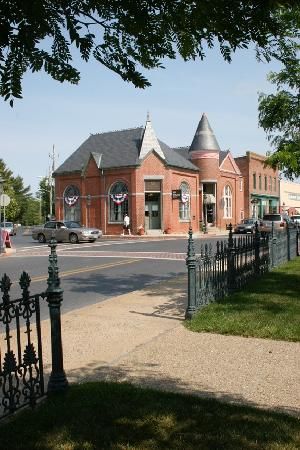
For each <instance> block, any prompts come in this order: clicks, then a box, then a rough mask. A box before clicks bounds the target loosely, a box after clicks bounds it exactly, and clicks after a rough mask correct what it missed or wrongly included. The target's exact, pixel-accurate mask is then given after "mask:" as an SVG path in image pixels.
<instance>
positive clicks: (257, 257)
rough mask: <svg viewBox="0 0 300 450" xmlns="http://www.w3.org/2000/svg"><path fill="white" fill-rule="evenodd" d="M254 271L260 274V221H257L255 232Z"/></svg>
mask: <svg viewBox="0 0 300 450" xmlns="http://www.w3.org/2000/svg"><path fill="white" fill-rule="evenodd" d="M254 273H255V275H259V274H260V232H259V229H258V222H255V234H254Z"/></svg>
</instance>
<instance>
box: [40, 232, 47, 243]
mask: <svg viewBox="0 0 300 450" xmlns="http://www.w3.org/2000/svg"><path fill="white" fill-rule="evenodd" d="M38 241H39V243H40V244H44V243H45V242H46V238H45V236H44V235H43V234H42V233H41V234H39V235H38Z"/></svg>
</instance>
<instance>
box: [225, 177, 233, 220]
mask: <svg viewBox="0 0 300 450" xmlns="http://www.w3.org/2000/svg"><path fill="white" fill-rule="evenodd" d="M224 218H225V219H231V218H232V192H231V189H230V186H228V185H227V186H225V187H224Z"/></svg>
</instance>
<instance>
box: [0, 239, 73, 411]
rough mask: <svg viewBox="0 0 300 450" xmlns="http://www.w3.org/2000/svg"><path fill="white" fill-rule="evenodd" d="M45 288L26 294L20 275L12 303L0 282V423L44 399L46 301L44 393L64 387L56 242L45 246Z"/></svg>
mask: <svg viewBox="0 0 300 450" xmlns="http://www.w3.org/2000/svg"><path fill="white" fill-rule="evenodd" d="M49 247H50V248H51V254H50V256H49V267H48V280H47V283H48V288H47V289H46V290H45V292H42V293H39V294H34V295H31V294H30V291H29V289H30V283H31V279H30V276H29V275H28V273H26V272H23V273H22V275H21V277H20V281H19V285H20V288H21V291H22V293H21V297H20V298H17V299H14V300H12V299H11V296H10V290H11V285H12V282H11V280H10V278H9V277H8V275H6V274H4V275H3V277H2V279H1V280H0V288H1V291H2V293H3V295H2V303H0V419H1V418H3V417H6V416H7V415H8V414H11V413H13V412H15V411H16V410H17V409H20V408H22V407H24V406H27V405H29V406H31V407H33V406H34V405H35V404H36V402H37V401H38V399H39V398H41V397H43V396H44V395H45V387H44V370H43V352H42V332H41V320H40V301H43V300H44V299H46V301H47V302H48V306H49V312H50V322H51V352H52V371H51V375H50V379H49V382H48V386H47V391H48V393H49V392H51V391H57V390H63V389H65V388H66V387H67V386H68V382H67V378H66V375H65V372H64V368H63V352H62V341H61V323H60V308H61V302H62V300H63V296H62V293H63V291H62V289H61V288H60V279H59V274H58V266H57V255H56V241H54V240H52V241H51V242H50V244H49Z"/></svg>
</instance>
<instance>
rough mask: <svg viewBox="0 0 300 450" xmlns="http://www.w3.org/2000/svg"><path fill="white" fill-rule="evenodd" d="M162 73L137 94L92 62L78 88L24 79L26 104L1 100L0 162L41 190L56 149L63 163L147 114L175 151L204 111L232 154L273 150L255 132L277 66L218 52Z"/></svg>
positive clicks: (37, 77) (36, 77) (247, 54)
mask: <svg viewBox="0 0 300 450" xmlns="http://www.w3.org/2000/svg"><path fill="white" fill-rule="evenodd" d="M165 67H166V69H165V70H161V69H157V70H153V71H150V72H148V73H146V72H145V74H146V76H148V78H149V80H150V82H151V83H152V87H150V88H147V89H145V90H140V89H136V88H134V87H133V86H131V85H130V84H128V83H125V82H124V81H122V80H121V79H120V78H119V77H118V76H117V75H116V74H114V73H112V72H111V71H109V70H107V69H105V68H104V67H102V66H101V65H100V64H98V63H96V62H94V61H92V62H90V63H88V64H86V63H80V70H81V82H80V84H79V85H78V86H73V85H70V84H68V83H64V84H61V83H58V82H55V81H54V80H52V79H51V78H50V77H49V76H47V75H45V74H44V73H39V74H27V75H26V76H25V77H24V84H23V100H20V101H15V105H14V108H13V109H12V108H10V106H9V104H8V103H7V102H4V101H3V100H0V131H1V141H0V158H2V159H4V161H5V163H6V164H7V166H8V167H9V168H10V169H11V170H12V171H13V172H14V175H15V176H16V175H21V176H22V177H23V179H24V182H25V184H26V185H29V184H30V185H31V190H32V192H36V190H37V188H38V183H39V178H38V177H39V176H45V175H46V174H47V173H48V167H49V164H50V160H49V153H50V152H51V151H52V146H53V145H55V150H56V153H57V154H58V165H59V164H61V163H62V162H63V161H64V160H65V159H66V158H67V157H68V156H69V155H70V154H71V153H72V152H73V151H74V150H76V149H77V148H78V147H79V145H80V144H81V143H82V142H83V141H84V140H85V139H87V138H88V136H89V135H90V133H101V132H105V131H111V130H119V129H125V128H131V127H137V126H140V125H144V124H145V121H146V115H147V111H149V112H150V116H151V120H152V124H153V127H154V130H155V131H156V134H157V136H158V137H159V139H161V140H162V141H164V142H166V143H167V144H168V145H170V146H174V147H175V146H184V145H190V144H191V142H192V139H193V136H194V133H195V130H196V128H197V125H198V122H199V120H200V118H201V115H202V113H203V112H205V113H206V114H207V117H208V120H209V122H210V124H211V126H212V128H213V130H214V132H215V135H216V137H217V140H218V142H219V145H220V147H221V149H222V150H227V149H230V150H231V152H232V154H233V156H240V155H243V154H244V153H245V152H246V151H247V150H251V151H254V152H257V153H261V154H265V153H266V151H268V150H270V146H269V143H268V141H267V139H266V136H265V133H264V131H263V130H262V129H259V128H258V111H257V107H258V92H265V93H269V92H271V91H272V86H271V84H270V83H269V82H268V81H267V74H268V72H270V71H271V70H277V69H278V66H276V64H275V63H270V64H265V63H258V62H257V61H256V59H255V53H254V51H251V50H245V51H241V52H238V53H237V54H235V55H233V61H232V63H231V64H228V63H226V62H224V61H223V60H222V57H221V55H220V53H219V52H217V50H213V51H210V52H209V53H208V55H207V58H206V59H205V60H204V61H202V62H201V61H196V62H188V63H185V62H183V61H182V60H179V59H178V60H176V61H168V62H167V63H165Z"/></svg>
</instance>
